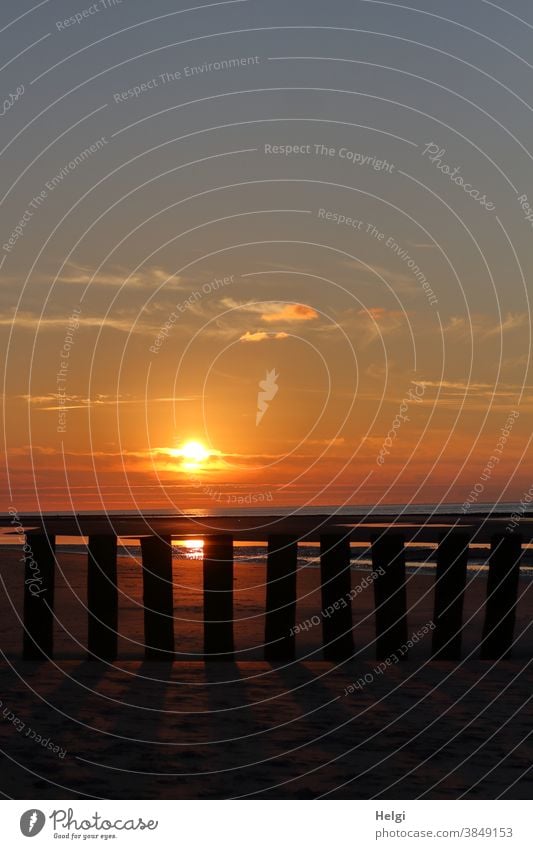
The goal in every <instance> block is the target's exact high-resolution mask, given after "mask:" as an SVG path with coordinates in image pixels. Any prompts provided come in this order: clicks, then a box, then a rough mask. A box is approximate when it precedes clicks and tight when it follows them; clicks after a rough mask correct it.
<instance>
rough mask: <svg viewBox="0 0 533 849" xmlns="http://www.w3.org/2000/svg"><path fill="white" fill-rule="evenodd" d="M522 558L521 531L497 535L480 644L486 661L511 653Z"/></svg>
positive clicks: (491, 554) (490, 559) (491, 562)
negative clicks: (519, 532)
mask: <svg viewBox="0 0 533 849" xmlns="http://www.w3.org/2000/svg"><path fill="white" fill-rule="evenodd" d="M521 557H522V539H521V537H520V536H519V535H518V534H497V535H495V536H494V537H493V538H492V540H491V551H490V557H489V576H488V580H487V602H486V612H485V624H484V627H483V639H482V643H481V658H482V659H483V660H498V659H503V658H506V657H509V656H510V654H511V648H512V644H513V633H514V625H515V617H516V597H517V593H518V578H519V575H520V560H521Z"/></svg>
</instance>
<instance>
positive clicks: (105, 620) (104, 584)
mask: <svg viewBox="0 0 533 849" xmlns="http://www.w3.org/2000/svg"><path fill="white" fill-rule="evenodd" d="M87 608H88V615H89V623H88V624H89V628H88V637H87V649H88V653H89V659H90V660H115V658H116V656H117V640H118V635H117V628H118V588H117V538H116V536H113V535H111V534H107V535H105V536H103V535H93V536H90V537H89V548H88V562H87Z"/></svg>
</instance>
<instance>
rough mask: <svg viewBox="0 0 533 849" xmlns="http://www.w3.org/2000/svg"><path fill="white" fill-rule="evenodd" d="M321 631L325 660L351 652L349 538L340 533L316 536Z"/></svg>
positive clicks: (352, 649) (341, 656)
mask: <svg viewBox="0 0 533 849" xmlns="http://www.w3.org/2000/svg"><path fill="white" fill-rule="evenodd" d="M320 580H321V585H322V634H323V639H324V659H325V660H346V658H348V657H351V656H352V655H353V653H354V642H353V631H352V602H351V595H350V594H351V590H352V584H351V569H350V541H349V539H347V538H346V537H345V536H341V535H338V536H337V535H333V534H331V535H324V536H321V537H320Z"/></svg>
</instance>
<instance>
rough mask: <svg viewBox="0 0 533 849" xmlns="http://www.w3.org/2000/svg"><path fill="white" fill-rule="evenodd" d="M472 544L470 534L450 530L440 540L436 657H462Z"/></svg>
mask: <svg viewBox="0 0 533 849" xmlns="http://www.w3.org/2000/svg"><path fill="white" fill-rule="evenodd" d="M468 543H469V538H468V536H467V535H466V534H462V533H459V532H456V531H451V532H448V533H447V534H446V535H445V536H443V537H442V539H441V540H440V542H439V546H438V549H437V574H436V578H435V602H434V614H433V621H434V623H435V630H434V631H433V644H432V657H433V660H459V659H460V657H461V638H462V630H463V601H464V594H465V586H466V570H467V565H468Z"/></svg>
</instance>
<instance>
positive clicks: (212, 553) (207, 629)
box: [204, 534, 234, 660]
mask: <svg viewBox="0 0 533 849" xmlns="http://www.w3.org/2000/svg"><path fill="white" fill-rule="evenodd" d="M233 651H234V645H233V537H231V536H229V535H228V534H220V535H217V536H208V537H206V539H205V542H204V653H205V655H206V660H232V659H233Z"/></svg>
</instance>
